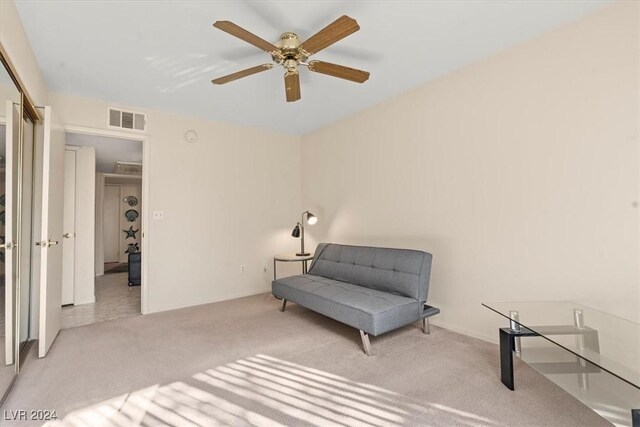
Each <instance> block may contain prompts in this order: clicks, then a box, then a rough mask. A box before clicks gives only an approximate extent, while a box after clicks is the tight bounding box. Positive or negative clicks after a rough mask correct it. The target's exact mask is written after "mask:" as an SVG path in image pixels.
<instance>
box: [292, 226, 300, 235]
mask: <svg viewBox="0 0 640 427" xmlns="http://www.w3.org/2000/svg"><path fill="white" fill-rule="evenodd" d="M291 235H292V236H293V237H300V224H296V226H295V227H294V228H293V231H292V232H291Z"/></svg>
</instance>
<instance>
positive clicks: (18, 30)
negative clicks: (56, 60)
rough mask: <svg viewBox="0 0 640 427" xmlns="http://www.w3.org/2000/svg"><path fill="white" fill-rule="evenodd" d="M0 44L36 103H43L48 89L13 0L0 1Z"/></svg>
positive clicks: (45, 100)
mask: <svg viewBox="0 0 640 427" xmlns="http://www.w3.org/2000/svg"><path fill="white" fill-rule="evenodd" d="M0 44H1V45H2V48H3V49H4V50H5V52H6V53H7V55H8V56H9V58H10V60H11V63H12V64H13V66H14V67H15V69H16V71H17V73H18V75H19V76H20V79H21V80H22V83H23V84H24V85H25V88H24V89H25V90H26V91H27V92H28V93H29V96H31V99H32V100H33V102H35V103H36V105H45V104H46V103H47V98H48V90H47V86H46V84H45V81H44V79H43V78H42V73H41V72H40V68H39V67H38V62H37V61H36V58H35V56H34V54H33V50H31V45H30V44H29V40H28V39H27V36H26V34H25V32H24V28H23V26H22V21H21V20H20V16H19V15H18V10H17V9H16V5H15V3H14V2H13V0H2V1H0Z"/></svg>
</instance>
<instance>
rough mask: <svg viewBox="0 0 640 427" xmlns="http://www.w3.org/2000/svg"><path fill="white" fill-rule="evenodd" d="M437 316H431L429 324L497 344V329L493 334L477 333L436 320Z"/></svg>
mask: <svg viewBox="0 0 640 427" xmlns="http://www.w3.org/2000/svg"><path fill="white" fill-rule="evenodd" d="M437 317H438V316H434V317H432V318H431V319H432V320H431V324H432V325H434V326H439V327H441V328H444V329H448V330H450V331H453V332H456V333H458V334H462V335H467V336H469V337H473V338H478V339H480V340H483V341H487V342H490V343H491V344H498V331H496V334H495V336H490V335H485V334H479V333H478V332H476V331H471V330H469V329H465V328H460V327H458V326H454V325H451V324H448V323H446V322H440V321H438V320H436V319H437Z"/></svg>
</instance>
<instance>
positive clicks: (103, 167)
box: [66, 132, 142, 173]
mask: <svg viewBox="0 0 640 427" xmlns="http://www.w3.org/2000/svg"><path fill="white" fill-rule="evenodd" d="M66 143H67V145H74V146H77V147H93V148H95V149H96V171H97V172H103V173H112V172H113V167H114V166H115V164H116V162H135V163H142V142H141V141H130V140H128V139H120V138H108V137H104V136H95V135H85V134H80V133H69V132H67V141H66Z"/></svg>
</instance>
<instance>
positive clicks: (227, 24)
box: [213, 21, 278, 53]
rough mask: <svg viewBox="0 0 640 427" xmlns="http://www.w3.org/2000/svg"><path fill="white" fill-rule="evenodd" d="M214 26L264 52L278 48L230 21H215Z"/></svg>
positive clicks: (274, 50) (275, 50)
mask: <svg viewBox="0 0 640 427" xmlns="http://www.w3.org/2000/svg"><path fill="white" fill-rule="evenodd" d="M213 26H214V27H216V28H217V29H219V30H222V31H224V32H225V33H229V34H231V35H232V36H235V37H237V38H239V39H241V40H244V41H246V42H247V43H250V44H252V45H254V46H255V47H257V48H258V49H262V50H264V51H265V52H269V53H271V52H277V51H278V48H277V47H276V46H274V45H272V44H271V43H269V42H268V41H266V40H264V39H261V38H260V37H258V36H256V35H255V34H253V33H250V32H249V31H247V30H245V29H244V28H242V27H240V26H238V25H236V24H234V23H233V22H231V21H216V22H215V23H214V24H213Z"/></svg>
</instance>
